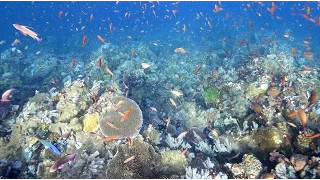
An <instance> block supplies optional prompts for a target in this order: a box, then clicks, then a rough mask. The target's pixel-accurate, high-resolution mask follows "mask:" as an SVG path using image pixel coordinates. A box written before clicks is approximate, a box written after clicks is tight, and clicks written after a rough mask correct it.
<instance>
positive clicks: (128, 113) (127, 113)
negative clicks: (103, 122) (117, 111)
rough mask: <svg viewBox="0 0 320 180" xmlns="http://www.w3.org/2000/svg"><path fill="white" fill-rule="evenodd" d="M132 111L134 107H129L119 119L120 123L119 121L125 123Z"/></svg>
mask: <svg viewBox="0 0 320 180" xmlns="http://www.w3.org/2000/svg"><path fill="white" fill-rule="evenodd" d="M133 110H134V107H133V106H131V107H130V108H129V109H128V110H127V111H126V112H125V113H124V114H123V116H122V117H121V119H120V121H121V122H123V121H125V120H126V119H127V118H128V116H129V115H130V114H131V112H132V111H133Z"/></svg>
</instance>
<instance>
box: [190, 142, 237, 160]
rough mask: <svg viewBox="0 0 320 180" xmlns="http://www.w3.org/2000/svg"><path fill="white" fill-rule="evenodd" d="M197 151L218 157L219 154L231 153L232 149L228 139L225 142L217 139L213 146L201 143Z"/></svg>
mask: <svg viewBox="0 0 320 180" xmlns="http://www.w3.org/2000/svg"><path fill="white" fill-rule="evenodd" d="M196 150H199V151H201V152H203V153H205V154H206V155H208V156H216V155H217V153H230V152H231V150H232V149H231V144H230V143H229V140H228V139H227V138H226V139H224V140H223V141H222V140H220V139H217V138H216V139H215V142H214V144H213V145H209V144H208V143H207V142H204V141H200V142H199V143H198V144H197V146H196Z"/></svg>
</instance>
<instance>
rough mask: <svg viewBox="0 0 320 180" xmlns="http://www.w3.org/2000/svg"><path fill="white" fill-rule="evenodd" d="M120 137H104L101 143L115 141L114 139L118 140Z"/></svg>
mask: <svg viewBox="0 0 320 180" xmlns="http://www.w3.org/2000/svg"><path fill="white" fill-rule="evenodd" d="M119 138H120V136H108V137H105V138H103V139H102V141H103V142H108V141H112V140H115V139H119Z"/></svg>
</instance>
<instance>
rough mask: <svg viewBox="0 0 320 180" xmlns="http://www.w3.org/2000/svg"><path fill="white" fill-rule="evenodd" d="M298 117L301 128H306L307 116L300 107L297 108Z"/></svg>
mask: <svg viewBox="0 0 320 180" xmlns="http://www.w3.org/2000/svg"><path fill="white" fill-rule="evenodd" d="M298 115H299V118H300V122H301V125H302V127H304V128H305V127H307V123H308V119H307V115H306V112H305V110H304V109H302V108H301V107H299V108H298Z"/></svg>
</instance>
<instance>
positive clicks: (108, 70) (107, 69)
mask: <svg viewBox="0 0 320 180" xmlns="http://www.w3.org/2000/svg"><path fill="white" fill-rule="evenodd" d="M106 71H107V73H109V74H110V75H111V76H114V74H113V72H112V71H111V70H110V69H109V68H108V66H106Z"/></svg>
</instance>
